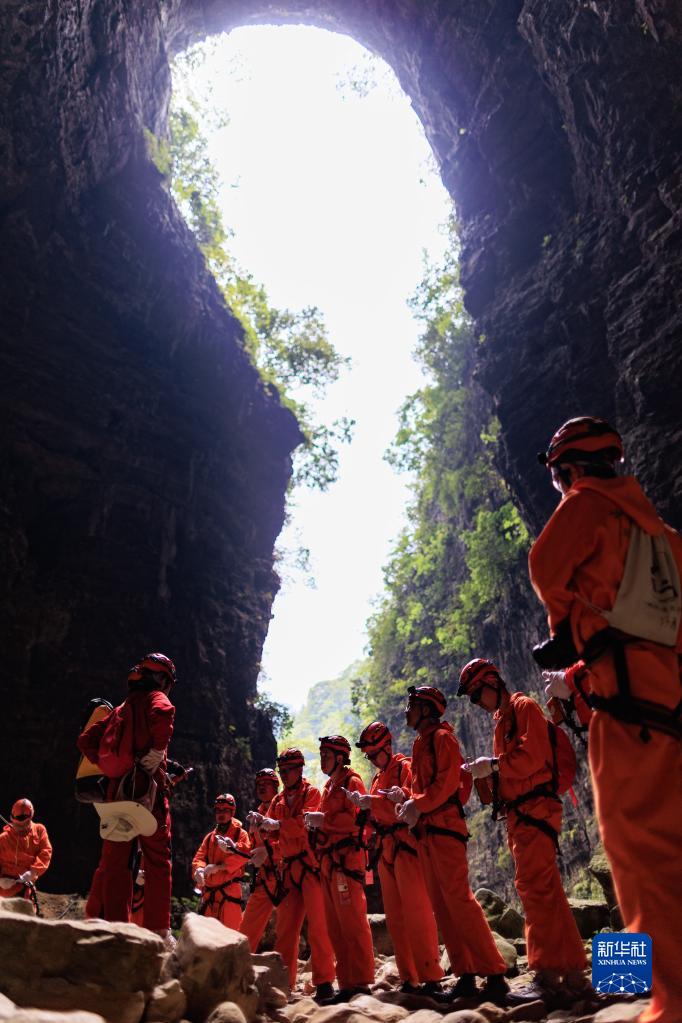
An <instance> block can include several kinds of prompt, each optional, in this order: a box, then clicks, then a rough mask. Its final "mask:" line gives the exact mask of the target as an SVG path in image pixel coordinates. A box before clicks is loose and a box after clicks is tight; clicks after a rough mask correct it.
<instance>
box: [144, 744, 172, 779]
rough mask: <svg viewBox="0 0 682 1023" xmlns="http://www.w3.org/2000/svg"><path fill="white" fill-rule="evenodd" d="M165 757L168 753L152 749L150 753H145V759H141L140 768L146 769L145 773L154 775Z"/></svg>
mask: <svg viewBox="0 0 682 1023" xmlns="http://www.w3.org/2000/svg"><path fill="white" fill-rule="evenodd" d="M165 755H166V751H165V750H163V749H150V751H149V753H145V755H144V756H143V757H140V767H144V769H145V771H149V773H150V774H153V773H154V771H155V770H156V769H157V767H158V766H159V765H160V764H161V761H162V760H163V758H164V757H165Z"/></svg>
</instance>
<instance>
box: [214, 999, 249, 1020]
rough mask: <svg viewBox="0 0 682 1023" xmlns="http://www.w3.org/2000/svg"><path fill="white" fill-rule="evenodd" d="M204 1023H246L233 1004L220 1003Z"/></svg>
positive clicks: (240, 1011) (241, 1013)
mask: <svg viewBox="0 0 682 1023" xmlns="http://www.w3.org/2000/svg"><path fill="white" fill-rule="evenodd" d="M206 1023H246V1017H245V1016H244V1013H243V1012H242V1010H241V1009H240V1008H239V1006H238V1005H237V1004H236V1003H235V1002H220V1004H219V1005H216V1007H215V1009H214V1010H213V1012H212V1013H211V1015H210V1016H209V1017H208V1019H207V1020H206Z"/></svg>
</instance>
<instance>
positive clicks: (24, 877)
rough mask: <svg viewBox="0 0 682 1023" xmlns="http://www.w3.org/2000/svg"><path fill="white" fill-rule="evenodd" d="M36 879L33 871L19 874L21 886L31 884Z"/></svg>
mask: <svg viewBox="0 0 682 1023" xmlns="http://www.w3.org/2000/svg"><path fill="white" fill-rule="evenodd" d="M37 877H38V875H37V874H36V872H35V870H25V871H24V873H23V874H19V880H20V881H21V883H22V884H33V882H34V881H35V879H36V878H37Z"/></svg>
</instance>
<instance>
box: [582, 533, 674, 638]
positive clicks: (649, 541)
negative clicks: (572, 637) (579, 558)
mask: <svg viewBox="0 0 682 1023" xmlns="http://www.w3.org/2000/svg"><path fill="white" fill-rule="evenodd" d="M576 596H577V597H578V599H582V598H580V595H579V594H576ZM583 602H584V603H586V604H587V606H588V607H590V608H592V610H593V611H596V612H597V613H598V614H600V615H601V616H602V617H603V618H605V619H606V620H607V622H608V623H609V625H610V626H611V628H612V629H618V631H619V632H624V633H626V635H629V636H634V637H636V638H637V639H648V640H649V641H650V642H652V643H660V644H661V646H668V647H674V646H675V645H676V643H677V633H678V629H679V625H680V617H682V600H681V598H680V575H679V572H678V569H677V563H676V561H675V558H674V556H673V552H672V549H671V547H670V541H669V540H668V537H667V536H666V535H665V533H660V534H659V535H658V536H654V535H653V534H651V533H645V532H644V530H643V529H641V528H640V527H639V526H638V525H637V523H636V522H633V523H632V527H631V531H630V543H629V546H628V553H627V556H626V558H625V567H624V569H623V578H622V579H621V582H620V586H619V587H618V593H617V595H616V599H615V602H614V605H613V607H612V608H611V610H610V611H605V610H603V609H602V608H599V607H595V606H594V604H590V603H589V602H588V601H583Z"/></svg>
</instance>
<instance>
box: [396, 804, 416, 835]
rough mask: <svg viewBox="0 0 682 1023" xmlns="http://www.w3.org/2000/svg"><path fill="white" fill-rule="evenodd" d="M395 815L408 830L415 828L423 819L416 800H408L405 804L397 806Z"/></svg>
mask: <svg viewBox="0 0 682 1023" xmlns="http://www.w3.org/2000/svg"><path fill="white" fill-rule="evenodd" d="M395 815H396V817H397V818H398V820H399V821H401V822H402V823H403V824H407V826H408V828H413V827H414V826H415V824H416V823H417V821H418V820H419V818H420V817H421V810H420V809H419V806H418V805H417V803H415V801H414V799H406V800H405V802H404V803H401V804H396V808H395Z"/></svg>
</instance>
